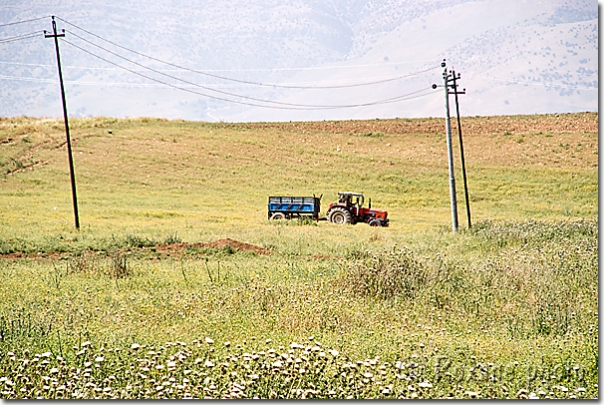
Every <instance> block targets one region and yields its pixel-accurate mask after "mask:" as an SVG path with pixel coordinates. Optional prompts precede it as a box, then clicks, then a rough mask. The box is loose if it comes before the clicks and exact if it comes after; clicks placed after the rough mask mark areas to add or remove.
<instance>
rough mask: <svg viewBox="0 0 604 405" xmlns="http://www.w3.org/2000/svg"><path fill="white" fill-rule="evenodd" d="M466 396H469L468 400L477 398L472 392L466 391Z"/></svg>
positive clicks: (475, 393)
mask: <svg viewBox="0 0 604 405" xmlns="http://www.w3.org/2000/svg"><path fill="white" fill-rule="evenodd" d="M466 395H467V396H469V397H470V398H477V397H478V393H477V392H474V391H466Z"/></svg>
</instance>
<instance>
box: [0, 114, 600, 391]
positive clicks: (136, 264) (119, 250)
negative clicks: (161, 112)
mask: <svg viewBox="0 0 604 405" xmlns="http://www.w3.org/2000/svg"><path fill="white" fill-rule="evenodd" d="M567 118H568V119H572V116H570V117H567ZM584 118H585V117H584V115H577V122H578V121H579V119H584ZM588 118H590V119H593V118H595V120H596V121H597V115H594V116H590V117H588ZM510 119H512V120H514V119H516V118H515V117H512V118H509V117H501V118H498V117H489V118H488V119H487V118H485V119H482V118H475V119H468V122H469V127H471V126H472V125H473V124H476V125H477V124H480V123H481V122H489V123H494V124H493V125H495V124H497V125H499V124H498V123H499V122H500V121H501V122H504V123H505V122H508V121H509V120H510ZM518 119H519V120H522V119H523V118H518ZM531 119H532V118H531ZM539 119H543V120H546V119H549V118H548V117H547V116H545V117H535V120H536V121H537V122H538V120H539ZM472 120H474V121H472ZM412 121H413V120H412ZM420 121H421V122H423V121H422V120H417V122H418V123H419V122H420ZM393 123H394V124H396V121H392V122H390V121H383V120H380V124H382V125H390V124H393ZM0 124H2V125H0V140H2V139H8V138H12V139H13V140H12V141H11V142H8V143H3V144H0V168H2V169H3V170H4V173H6V175H5V176H4V178H0V188H1V190H2V191H1V192H0V204H2V206H4V207H6V208H5V209H3V210H0V254H3V255H4V256H2V257H0V296H2V297H3V300H2V302H0V389H1V391H0V392H1V395H0V397H2V398H24V397H28V398H37V397H41V398H164V397H176V398H182V397H195V398H198V397H201V398H203V397H234V398H240V397H249V398H251V397H255V396H257V397H260V398H394V397H404V398H414V397H418V398H447V397H451V398H473V397H478V398H524V397H527V396H538V397H541V398H545V397H552V398H573V397H577V398H597V397H598V387H597V382H598V334H597V331H598V314H597V311H598V287H597V286H598V273H597V269H598V264H597V260H598V220H597V215H598V211H597V202H598V199H597V187H598V178H597V176H598V175H597V133H596V132H588V133H584V132H583V131H581V132H576V133H572V132H559V133H557V132H554V135H552V134H551V133H549V134H539V133H535V132H534V131H533V132H527V133H521V132H519V131H518V130H514V132H513V136H507V135H505V134H504V133H503V131H500V135H497V134H492V133H485V134H484V135H481V134H473V133H471V132H470V135H468V136H467V139H466V138H464V146H465V147H466V159H467V162H468V178H469V187H470V196H471V202H472V219H473V223H474V227H473V228H472V229H470V230H468V229H466V228H467V227H466V226H465V220H466V218H465V215H464V213H465V210H464V206H463V194H462V193H461V190H462V188H461V187H462V181H461V173H460V172H459V169H460V166H459V162H457V166H456V170H457V171H458V174H457V185H458V202H459V208H460V209H459V214H460V217H459V219H460V231H459V232H458V233H456V234H454V233H452V232H451V218H450V207H449V195H448V177H447V166H446V150H445V145H444V138H443V136H442V134H438V133H429V132H428V133H412V134H407V133H405V134H394V133H391V131H389V130H387V129H384V128H387V127H384V128H382V127H376V128H372V129H369V130H366V131H365V130H363V131H364V132H363V131H362V132H360V133H358V134H356V133H354V134H353V133H352V132H350V131H349V130H348V129H345V128H346V127H345V125H350V123H348V122H346V123H341V125H343V128H344V129H342V130H339V129H338V127H337V125H340V124H338V123H337V122H335V123H332V122H330V123H329V125H330V128H331V129H330V130H329V131H322V130H312V131H309V130H306V129H300V128H295V127H294V128H292V129H287V128H284V126H279V125H272V126H271V124H266V125H264V124H263V126H262V127H259V126H258V125H253V124H250V125H248V126H245V125H242V124H237V125H235V124H233V125H230V124H207V123H193V122H184V121H167V120H155V119H129V120H115V119H110V118H95V119H81V120H78V119H74V120H73V128H72V134H73V137H74V152H75V164H76V176H77V181H78V197H79V202H80V206H79V207H80V215H81V217H80V220H81V223H82V229H81V230H80V231H76V230H75V229H74V226H73V212H72V206H71V194H70V188H69V173H68V168H67V157H66V153H65V149H64V147H57V146H58V145H60V143H61V142H62V139H63V136H64V135H63V134H62V132H61V131H62V127H61V123H60V121H54V120H48V121H44V120H35V119H28V118H15V119H4V120H0ZM361 124H363V122H359V125H361ZM418 125H419V124H418ZM109 131H111V133H109ZM519 136H522V137H523V141H522V142H517V139H518V137H519ZM24 139H27V141H25V140H24ZM565 144H566V145H570V146H568V147H567V148H564V147H561V146H560V145H565ZM578 144H580V145H579V146H577V145H578ZM594 145H595V147H594ZM515 148H516V149H515ZM571 152H572V153H573V155H572V156H571V155H570V153H571ZM503 153H505V154H506V155H505V156H502V154H503ZM456 154H457V151H456ZM15 162H21V165H22V167H18V166H19V164H16V163H15ZM33 162H42V163H39V164H36V165H34V166H33V170H21V171H19V170H17V171H15V172H13V170H15V169H23V168H24V167H25V166H27V165H28V164H31V163H33ZM338 191H360V192H364V193H365V196H366V198H367V197H371V198H372V205H373V207H375V208H383V209H386V210H388V212H389V217H390V219H391V226H390V227H389V228H370V227H368V226H366V225H365V224H358V225H356V226H344V227H340V226H336V225H332V224H329V223H326V222H319V223H308V222H303V223H298V222H297V221H292V222H279V223H277V222H271V221H268V220H267V218H266V204H267V197H268V196H269V195H280V194H283V195H312V194H313V193H314V194H316V195H321V194H323V200H322V206H323V211H325V207H327V206H328V204H329V203H330V202H332V201H334V200H335V199H336V195H337V192H338ZM323 213H324V212H323ZM223 238H230V239H233V240H237V241H241V242H246V243H250V244H253V245H256V246H258V247H261V248H264V249H267V250H268V251H270V254H268V255H263V254H259V253H255V252H253V251H244V250H237V249H235V248H233V247H230V246H226V247H224V248H222V247H210V246H209V245H194V244H195V243H207V242H211V241H215V240H218V239H223ZM181 242H186V243H188V244H189V246H188V247H182V248H181V249H180V250H165V248H163V247H162V246H161V245H164V244H178V243H181ZM174 246H177V245H174ZM167 253H169V255H167ZM206 337H208V338H211V340H212V341H213V343H211V344H210V343H207V342H206V340H205V339H206ZM89 342H90V343H89ZM293 343H296V344H294V345H293V346H292V344H293ZM133 345H134V346H133ZM138 345H141V347H140V348H137V347H138ZM298 345H303V347H298ZM334 350H335V351H334ZM334 353H337V355H335V356H334ZM99 359H100V360H99ZM278 360H279V361H280V362H281V363H276V362H277V361H278ZM158 365H163V367H156V366H158ZM301 370H304V371H301Z"/></svg>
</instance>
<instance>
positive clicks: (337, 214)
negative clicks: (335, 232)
mask: <svg viewBox="0 0 604 405" xmlns="http://www.w3.org/2000/svg"><path fill="white" fill-rule="evenodd" d="M327 219H328V220H329V222H331V223H334V224H339V225H342V224H350V223H352V216H351V215H350V212H348V210H347V209H346V208H342V207H335V208H333V209H332V210H331V211H330V212H329V215H328V216H327Z"/></svg>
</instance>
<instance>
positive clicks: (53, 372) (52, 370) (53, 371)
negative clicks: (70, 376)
mask: <svg viewBox="0 0 604 405" xmlns="http://www.w3.org/2000/svg"><path fill="white" fill-rule="evenodd" d="M58 372H59V369H58V368H56V367H53V368H51V369H50V371H49V373H50V374H57V373H58Z"/></svg>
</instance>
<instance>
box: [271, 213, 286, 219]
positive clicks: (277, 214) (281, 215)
mask: <svg viewBox="0 0 604 405" xmlns="http://www.w3.org/2000/svg"><path fill="white" fill-rule="evenodd" d="M271 219H272V220H275V221H276V220H279V219H285V214H284V213H282V212H275V213H274V214H273V215H271Z"/></svg>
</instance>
